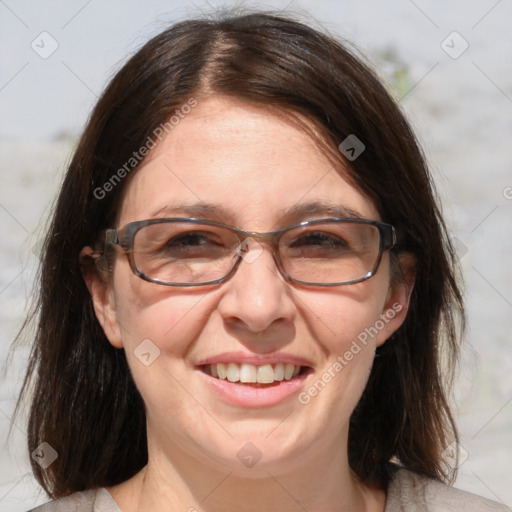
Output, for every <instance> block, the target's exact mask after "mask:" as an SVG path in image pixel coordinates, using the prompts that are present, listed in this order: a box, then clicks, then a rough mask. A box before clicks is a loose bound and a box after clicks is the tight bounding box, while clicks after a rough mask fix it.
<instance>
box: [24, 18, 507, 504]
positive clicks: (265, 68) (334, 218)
mask: <svg viewBox="0 0 512 512" xmlns="http://www.w3.org/2000/svg"><path fill="white" fill-rule="evenodd" d="M454 261H455V259H454V257H453V251H452V248H451V246H450V244H449V242H448V241H447V236H446V228H445V226H444V223H443V220H442V218H441V216H440V213H439V210H438V206H437V204H436V200H435V196H434V192H433V185H432V183H431V178H430V175H429V173H428V170H427V168H426V165H425V162H424V159H423V157H422V154H421V151H420V149H419V148H418V145H417V143H416V141H415V138H414V135H413V134H412V132H411V130H410V128H409V126H408V124H407V122H406V121H405V119H404V118H403V116H402V114H401V113H400V111H399V109H398V108H397V106H396V105H395V104H394V102H393V101H392V100H391V98H390V97H389V95H388V94H387V92H386V91H385V89H384V88H383V86H382V85H381V84H380V83H379V82H378V80H377V79H376V78H375V76H374V75H373V73H372V72H371V71H370V70H369V69H368V67H367V66H366V65H365V64H364V63H362V62H361V60H360V59H358V58H356V57H355V56H354V55H353V53H352V52H350V51H349V50H348V49H347V48H346V47H345V46H344V45H342V44H341V43H339V42H337V41H336V40H334V39H332V38H330V37H327V36H325V35H323V34H321V33H319V32H317V31H315V30H313V29H311V28H309V27H307V26H305V25H303V24H301V23H298V22H296V21H293V20H291V19H289V18H286V17H283V16H274V15H268V14H250V15H244V16H234V17H230V18H225V19H221V20H218V21H212V20H208V21H205V20H190V21H186V22H183V23H179V24H177V25H175V26H172V27H171V28H169V29H168V30H166V31H164V32H163V33H161V34H159V35H158V36H156V37H155V38H154V39H152V40H151V41H149V42H148V43H147V44H146V45H145V46H144V47H143V48H142V49H141V50H139V51H138V52H137V53H136V54H135V55H134V56H133V57H132V58H131V59H130V60H129V61H128V63H127V64H126V65H125V66H124V67H123V68H122V69H121V70H120V71H119V72H118V73H117V75H116V76H115V77H114V78H113V80H112V81H111V83H110V84H109V85H108V87H107V89H106V91H105V92H104V94H103V95H102V97H101V99H100V100H99V102H98V104H97V106H96V108H95V109H94V111H93V113H92V115H91V118H90V120H89V123H88V125H87V127H86V129H85V132H84V134H83V136H82V138H81V140H80V143H79V145H78V147H77V149H76V152H75V155H74V157H73V159H72V161H71V164H70V166H69V169H68V172H67V174H66V177H65V180H64V184H63V187H62V190H61V193H60V196H59V199H58V202H57V205H56V209H55V214H54V217H53V222H52V225H51V227H50V231H49V234H48V237H47V240H46V245H45V257H44V261H43V263H42V270H41V286H40V295H39V301H38V304H37V311H38V313H39V327H38V333H37V339H36V343H35V345H34V350H33V354H32V358H31V361H30V366H29V369H28V374H27V377H26V380H25V389H29V384H31V385H33V390H34V391H33V396H32V398H31V399H32V409H31V416H30V423H29V448H30V452H31V454H32V460H33V470H34V474H35V476H36V478H37V479H38V481H39V482H40V483H41V485H42V486H43V488H44V489H45V491H46V492H47V493H48V495H49V496H50V497H51V498H54V499H55V500H54V501H53V502H51V503H49V504H47V505H44V506H42V507H40V508H38V509H37V510H39V511H46V510H71V509H72V510H80V511H82V510H83V511H86V510H87V511H89V510H90V511H92V510H103V511H104V510H112V511H119V510H122V511H123V512H130V511H135V510H151V511H160V510H166V511H168V510H184V511H185V510H187V511H189V512H192V511H220V510H222V511H226V510H227V511H230V510H243V511H260V510H271V511H272V510H276V511H277V510H279V511H285V510H290V511H291V510H308V511H311V512H313V511H322V512H324V511H337V510H347V511H348V510H350V511H355V510H357V511H372V512H373V511H381V512H382V511H384V510H385V511H386V512H391V511H395V510H404V511H412V510H436V511H437V510H439V511H441V510H442V511H444V510H459V509H462V508H464V509H465V510H466V511H469V510H475V511H476V510H478V511H484V510H506V507H502V506H501V505H498V504H495V503H493V502H490V501H488V500H485V499H483V498H480V497H477V496H473V495H470V494H467V493H464V492H462V491H458V490H456V489H453V488H451V487H449V486H448V485H446V484H445V483H443V482H450V481H451V480H452V479H453V478H454V476H455V470H454V469H453V468H454V467H456V463H453V460H452V458H450V457H448V456H447V455H446V454H447V453H448V452H449V451H450V450H452V448H453V446H456V442H457V432H456V428H455V425H454V422H453V418H452V415H451V413H450V409H449V406H448V403H447V398H446V390H445V386H444V384H445V380H449V379H446V377H447V372H446V370H442V368H441V366H442V365H441V363H446V362H447V363H448V364H447V365H446V366H447V368H448V369H450V368H452V363H453V362H454V361H455V359H456V356H457V339H458V327H462V324H463V315H462V298H461V294H460V291H459V288H458V286H457V282H456V276H455V270H454ZM442 355H447V356H448V357H447V358H446V357H444V358H443V359H442ZM448 376H449V372H448ZM454 443H455V444H454ZM447 450H448V452H447Z"/></svg>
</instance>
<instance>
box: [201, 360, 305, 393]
mask: <svg viewBox="0 0 512 512" xmlns="http://www.w3.org/2000/svg"><path fill="white" fill-rule="evenodd" d="M199 369H200V370H201V371H202V372H203V373H205V374H206V375H209V376H210V377H213V378H214V379H217V380H220V381H228V382H231V383H233V384H238V385H240V386H244V387H252V388H271V387H276V386H279V385H281V384H282V383H286V382H289V381H293V380H297V379H301V380H302V379H303V378H304V377H305V376H307V375H308V374H310V373H311V372H312V371H313V368H311V367H309V366H299V365H295V364H291V363H276V364H263V365H259V366H256V365H253V364H248V363H242V364H238V363H232V362H229V363H228V362H225V363H216V364H204V365H201V366H199Z"/></svg>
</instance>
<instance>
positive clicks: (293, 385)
mask: <svg viewBox="0 0 512 512" xmlns="http://www.w3.org/2000/svg"><path fill="white" fill-rule="evenodd" d="M197 371H198V372H199V373H200V374H201V375H202V376H203V378H205V379H206V382H207V384H208V385H209V386H210V388H211V389H212V390H213V392H214V393H216V394H217V396H218V397H219V398H220V399H221V400H223V401H224V402H227V403H229V404H232V405H237V406H239V407H270V406H272V405H276V404H278V403H280V402H283V401H284V400H286V399H287V398H290V397H292V396H293V395H295V394H296V393H298V392H299V391H300V389H301V388H303V387H304V381H305V379H306V378H307V377H308V372H306V373H304V374H300V375H297V376H296V377H294V378H293V379H291V380H282V381H281V382H280V383H279V384H278V385H274V386H269V387H261V388H257V387H252V386H245V385H244V384H237V383H234V382H230V381H229V380H221V379H217V378H216V377H212V376H210V375H208V374H207V373H204V372H203V371H201V370H197Z"/></svg>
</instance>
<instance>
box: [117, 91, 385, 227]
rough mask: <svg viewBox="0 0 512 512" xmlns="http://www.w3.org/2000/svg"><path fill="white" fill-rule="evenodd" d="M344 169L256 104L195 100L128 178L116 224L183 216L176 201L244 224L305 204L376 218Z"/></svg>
mask: <svg viewBox="0 0 512 512" xmlns="http://www.w3.org/2000/svg"><path fill="white" fill-rule="evenodd" d="M343 174H344V169H340V168H334V167H333V164H332V161H331V160H330V159H329V158H328V157H327V155H326V154H325V153H324V152H323V151H322V150H321V149H320V148H319V146H318V145H317V144H316V143H315V141H314V140H313V139H312V137H311V136H310V135H308V134H307V133H306V132H305V131H304V130H303V129H301V128H300V127H299V126H297V125H295V124H292V123H291V122H290V121H288V120H286V119H284V118H282V117H281V116H277V115H275V114H273V113H271V112H270V111H269V110H268V109H264V108H262V107H258V106H254V105H250V104H247V103H243V102H240V101H235V100H231V99H226V98H211V99H207V100H203V101H199V102H198V105H197V106H196V107H195V108H194V109H193V110H192V111H191V112H190V113H189V114H187V115H185V116H184V117H183V118H182V119H181V120H180V122H179V123H178V124H176V125H175V126H174V128H173V129H172V130H171V131H170V132H169V133H168V134H167V135H166V136H165V137H164V138H162V140H161V142H159V144H158V145H157V147H156V148H154V149H153V150H152V151H151V153H150V154H149V155H148V157H147V158H146V159H145V161H144V162H143V164H142V165H141V167H140V168H139V169H138V170H137V171H136V173H135V175H134V176H133V177H132V179H130V181H129V183H128V184H127V186H126V189H125V191H124V194H123V200H122V204H121V211H120V215H119V225H120V226H122V225H125V224H126V223H128V222H132V221H135V220H142V219H146V218H151V217H154V216H160V217H164V216H169V215H167V214H166V212H170V211H174V215H175V216H187V215H189V213H187V211H185V209H183V213H182V214H181V215H180V208H181V205H189V206H191V208H190V210H191V211H192V210H193V209H194V208H196V210H199V211H200V210H201V207H202V206H204V205H210V206H214V208H211V209H210V210H209V211H211V212H213V211H214V210H215V207H217V210H218V212H221V215H220V216H221V217H222V218H220V219H218V220H221V221H224V222H229V223H232V224H233V225H238V226H239V227H243V228H245V229H250V230H265V229H269V228H270V227H274V226H275V225H276V223H278V222H280V220H282V219H284V218H285V217H286V214H287V212H289V211H294V212H297V211H300V206H301V205H311V204H315V205H316V206H317V208H316V209H317V210H318V209H319V208H318V205H322V204H326V205H327V206H326V208H328V207H329V205H330V206H331V207H335V206H341V207H344V208H345V209H347V210H349V211H353V212H354V214H357V215H358V216H360V217H366V218H375V219H377V218H378V212H377V211H376V208H375V206H374V204H373V203H372V201H370V199H369V198H367V197H366V196H364V195H363V194H362V193H361V192H360V191H358V190H357V189H356V188H355V187H354V186H353V185H351V184H350V183H349V182H348V181H347V180H346V179H345V178H344V177H343ZM320 209H321V208H320ZM203 210H204V208H203ZM204 211H206V210H204ZM326 213H327V212H326ZM319 214H320V213H319ZM190 216H192V215H190ZM200 216H201V215H200ZM202 217H208V215H206V214H205V215H203V216H202ZM217 217H218V216H217Z"/></svg>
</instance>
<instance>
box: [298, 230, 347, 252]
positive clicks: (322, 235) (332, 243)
mask: <svg viewBox="0 0 512 512" xmlns="http://www.w3.org/2000/svg"><path fill="white" fill-rule="evenodd" d="M312 246H322V247H325V248H329V247H331V248H343V247H348V244H347V242H346V241H345V240H344V239H343V238H341V237H340V236H338V235H335V234H334V233H326V232H322V231H315V232H311V233H306V234H304V235H302V236H300V237H298V238H296V239H295V240H294V241H293V242H292V243H291V244H290V247H312Z"/></svg>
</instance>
